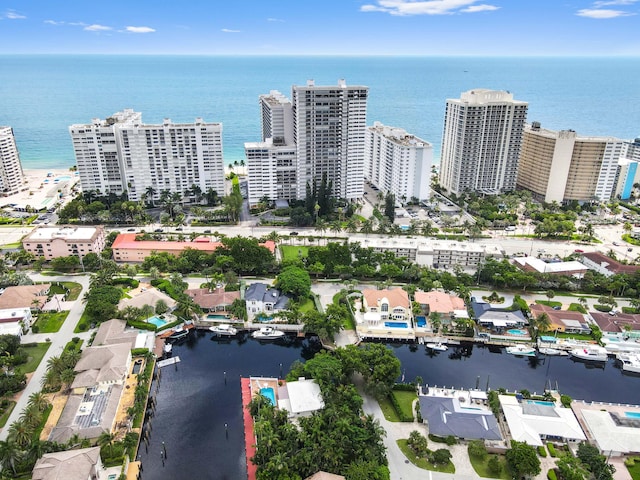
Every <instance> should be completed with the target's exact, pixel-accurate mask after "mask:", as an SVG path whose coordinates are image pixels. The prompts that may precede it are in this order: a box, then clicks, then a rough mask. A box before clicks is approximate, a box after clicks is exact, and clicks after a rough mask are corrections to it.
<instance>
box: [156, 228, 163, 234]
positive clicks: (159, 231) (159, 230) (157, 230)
mask: <svg viewBox="0 0 640 480" xmlns="http://www.w3.org/2000/svg"><path fill="white" fill-rule="evenodd" d="M154 232H156V233H162V232H164V230H163V229H162V228H156V229H155V230H154Z"/></svg>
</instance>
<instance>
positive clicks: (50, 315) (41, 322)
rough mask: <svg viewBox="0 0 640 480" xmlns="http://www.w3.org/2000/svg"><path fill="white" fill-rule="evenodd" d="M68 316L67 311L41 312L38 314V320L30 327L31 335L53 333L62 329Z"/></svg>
mask: <svg viewBox="0 0 640 480" xmlns="http://www.w3.org/2000/svg"><path fill="white" fill-rule="evenodd" d="M68 315H69V311H68V310H66V311H62V312H41V313H39V314H38V319H37V320H36V323H35V324H34V325H33V326H32V327H31V330H32V331H33V333H55V332H57V331H58V330H60V327H62V324H63V323H64V321H65V320H66V319H67V316H68Z"/></svg>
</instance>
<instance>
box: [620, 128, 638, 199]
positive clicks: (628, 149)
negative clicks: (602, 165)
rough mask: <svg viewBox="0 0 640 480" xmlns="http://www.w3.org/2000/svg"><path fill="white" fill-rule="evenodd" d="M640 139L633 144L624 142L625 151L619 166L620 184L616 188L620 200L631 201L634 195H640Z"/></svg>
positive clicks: (632, 142)
mask: <svg viewBox="0 0 640 480" xmlns="http://www.w3.org/2000/svg"><path fill="white" fill-rule="evenodd" d="M638 163H640V138H636V139H635V140H633V141H631V142H624V151H623V154H622V158H620V162H618V165H619V167H620V170H618V184H617V186H616V197H619V198H620V200H630V199H631V196H632V194H633V195H639V194H640V192H639V191H638V190H640V188H636V186H637V185H640V168H638Z"/></svg>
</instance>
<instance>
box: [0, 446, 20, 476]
mask: <svg viewBox="0 0 640 480" xmlns="http://www.w3.org/2000/svg"><path fill="white" fill-rule="evenodd" d="M21 458H22V452H21V451H20V448H19V447H18V445H17V444H16V443H15V442H14V441H12V440H7V441H6V442H5V441H2V440H0V465H2V468H3V469H7V468H9V469H11V471H12V472H13V474H14V476H15V475H16V463H18V462H19V461H20V460H21Z"/></svg>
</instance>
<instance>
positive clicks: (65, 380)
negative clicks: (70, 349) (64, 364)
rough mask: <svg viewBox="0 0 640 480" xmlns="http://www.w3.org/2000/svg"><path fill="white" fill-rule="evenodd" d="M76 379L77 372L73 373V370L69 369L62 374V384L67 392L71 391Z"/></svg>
mask: <svg viewBox="0 0 640 480" xmlns="http://www.w3.org/2000/svg"><path fill="white" fill-rule="evenodd" d="M75 378H76V372H74V371H73V368H67V369H65V370H63V371H62V373H60V382H62V384H63V385H64V386H65V390H69V388H70V387H71V384H72V383H73V380H74V379H75Z"/></svg>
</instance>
